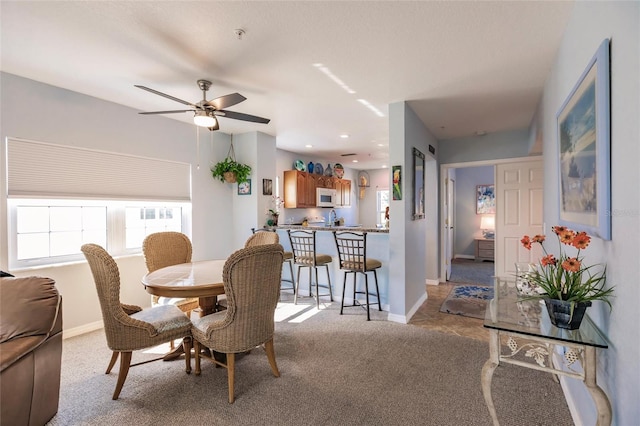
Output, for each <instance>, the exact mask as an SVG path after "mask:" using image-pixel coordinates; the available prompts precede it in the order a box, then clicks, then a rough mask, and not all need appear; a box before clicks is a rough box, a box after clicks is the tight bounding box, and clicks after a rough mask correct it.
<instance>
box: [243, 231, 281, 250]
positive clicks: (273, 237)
mask: <svg viewBox="0 0 640 426" xmlns="http://www.w3.org/2000/svg"><path fill="white" fill-rule="evenodd" d="M278 243H280V238H279V237H278V234H277V233H276V232H275V231H274V232H271V231H267V230H266V229H265V230H264V231H263V230H258V232H256V231H255V230H254V232H253V234H251V236H250V237H249V238H248V239H247V241H246V242H245V243H244V248H247V247H254V246H263V245H266V244H278Z"/></svg>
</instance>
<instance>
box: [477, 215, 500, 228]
mask: <svg viewBox="0 0 640 426" xmlns="http://www.w3.org/2000/svg"><path fill="white" fill-rule="evenodd" d="M480 229H482V230H485V229H486V230H490V231H493V230H495V229H496V217H495V216H494V215H486V216H482V218H481V219H480Z"/></svg>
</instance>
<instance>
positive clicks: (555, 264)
mask: <svg viewBox="0 0 640 426" xmlns="http://www.w3.org/2000/svg"><path fill="white" fill-rule="evenodd" d="M552 231H553V233H554V234H555V235H556V237H557V238H558V244H559V246H560V254H559V256H558V257H557V258H556V257H555V255H553V254H549V253H548V252H547V250H546V248H545V246H544V241H545V236H544V235H536V236H534V237H529V236H528V235H525V236H524V237H523V238H522V240H520V242H521V243H522V245H523V246H524V247H525V248H526V249H527V250H530V249H531V245H532V244H534V243H537V244H540V246H541V247H542V250H543V251H544V257H542V259H540V263H539V265H537V268H536V269H535V270H534V271H532V272H531V271H529V272H528V277H527V279H528V280H529V281H531V282H533V283H534V284H535V285H537V286H538V287H539V288H540V289H541V291H542V294H540V295H539V296H538V295H533V296H531V297H542V298H543V300H544V302H545V305H546V307H547V311H548V312H549V317H550V318H551V322H552V323H553V324H554V325H556V326H557V327H560V328H568V329H577V328H579V327H580V322H581V321H582V317H583V316H584V313H585V311H586V309H587V307H589V306H591V302H592V301H593V300H601V301H604V302H605V303H607V304H608V305H609V308H611V302H609V297H610V296H611V294H612V293H613V288H612V287H611V288H605V282H606V267H604V268H603V269H602V270H594V269H593V268H594V267H595V266H596V265H591V266H585V265H584V260H583V256H581V255H580V253H581V251H582V250H584V249H586V248H587V246H589V243H590V242H591V237H590V236H589V235H587V233H586V232H575V231H572V230H571V229H568V228H566V227H564V226H554V227H553V228H552ZM568 246H571V247H573V250H576V254H575V256H569V255H568V254H567V253H566V249H565V250H563V247H568Z"/></svg>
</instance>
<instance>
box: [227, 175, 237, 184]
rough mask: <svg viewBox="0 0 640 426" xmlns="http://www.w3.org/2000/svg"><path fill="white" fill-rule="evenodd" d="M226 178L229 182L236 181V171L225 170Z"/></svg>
mask: <svg viewBox="0 0 640 426" xmlns="http://www.w3.org/2000/svg"><path fill="white" fill-rule="evenodd" d="M224 180H225V182H228V183H236V182H237V178H236V174H235V172H224Z"/></svg>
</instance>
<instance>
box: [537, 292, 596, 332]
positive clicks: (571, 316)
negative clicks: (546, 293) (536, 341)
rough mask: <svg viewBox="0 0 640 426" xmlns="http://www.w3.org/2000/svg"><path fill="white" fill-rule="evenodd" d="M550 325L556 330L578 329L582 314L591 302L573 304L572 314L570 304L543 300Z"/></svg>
mask: <svg viewBox="0 0 640 426" xmlns="http://www.w3.org/2000/svg"><path fill="white" fill-rule="evenodd" d="M544 304H545V305H546V307H547V312H548V313H549V318H550V319H551V324H553V325H555V326H556V327H558V328H566V329H568V330H576V329H578V328H580V323H581V322H582V318H583V317H584V313H585V311H586V310H587V308H588V307H589V306H591V302H574V303H573V312H571V302H569V301H566V300H558V299H544Z"/></svg>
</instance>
